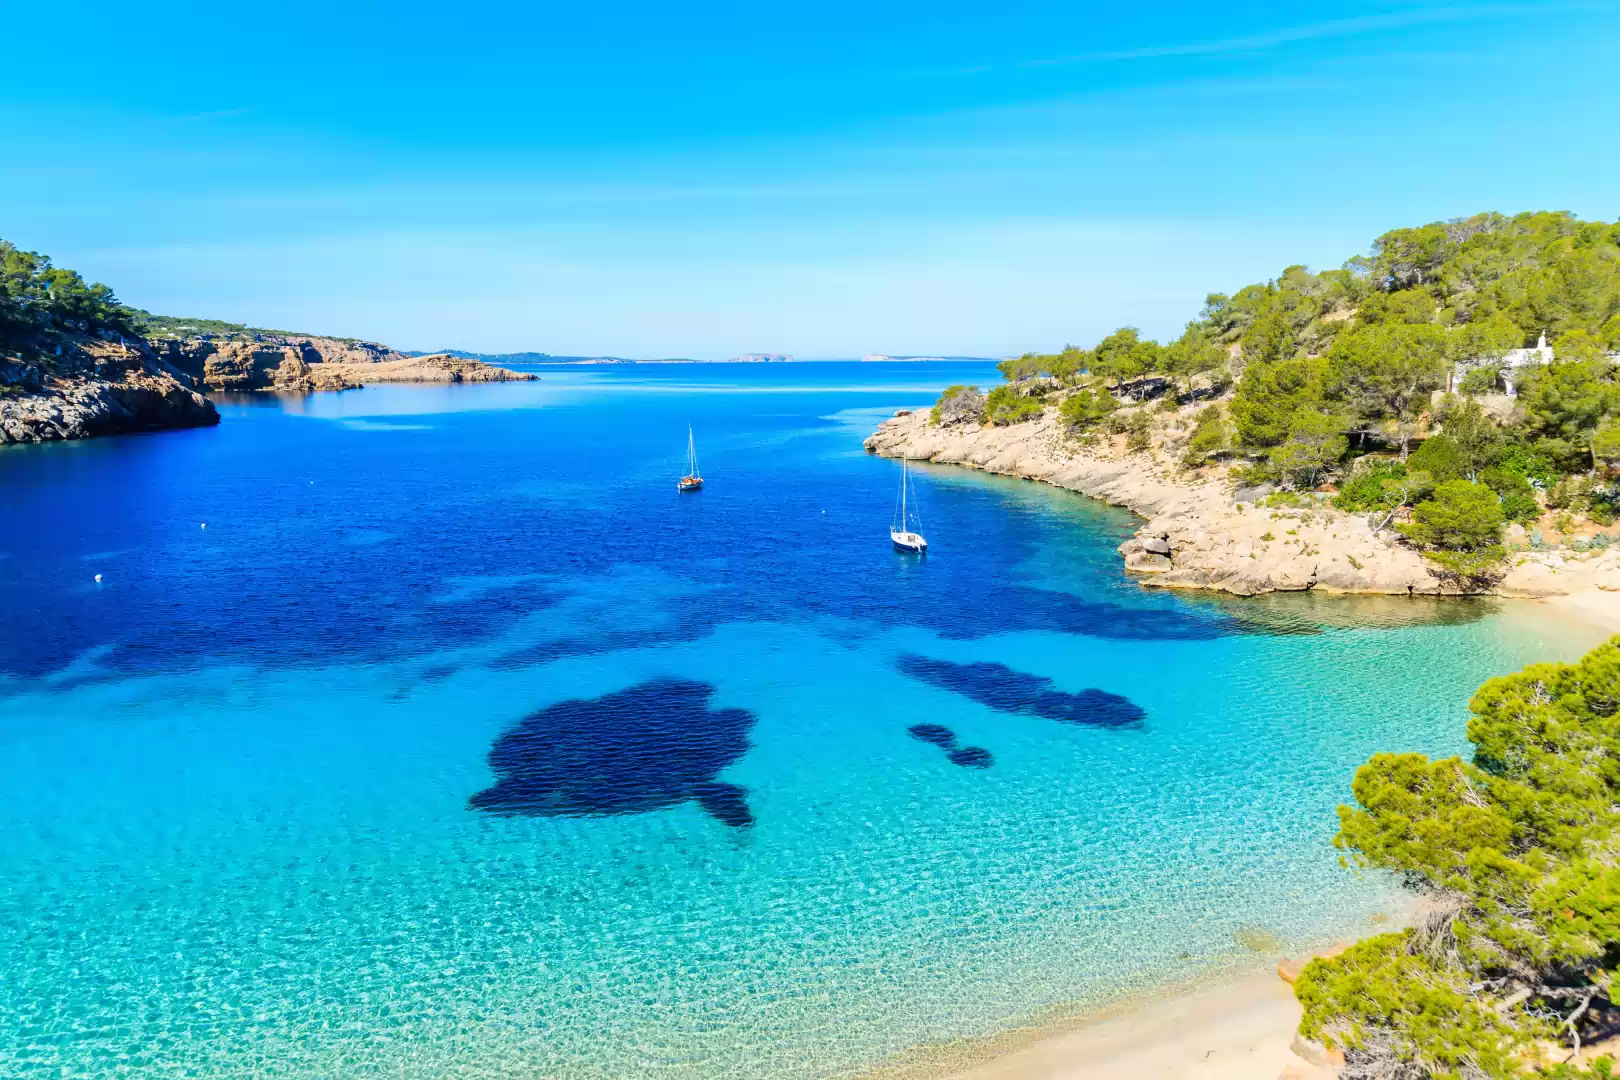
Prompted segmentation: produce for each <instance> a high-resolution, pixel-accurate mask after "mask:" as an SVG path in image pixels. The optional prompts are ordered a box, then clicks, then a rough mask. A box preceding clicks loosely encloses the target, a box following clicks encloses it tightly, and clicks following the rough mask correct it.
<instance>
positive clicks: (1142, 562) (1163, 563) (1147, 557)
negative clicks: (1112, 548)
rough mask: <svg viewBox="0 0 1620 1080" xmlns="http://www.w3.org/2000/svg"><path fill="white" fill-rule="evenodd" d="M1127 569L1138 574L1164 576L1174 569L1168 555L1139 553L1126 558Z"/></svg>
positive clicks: (1149, 552)
mask: <svg viewBox="0 0 1620 1080" xmlns="http://www.w3.org/2000/svg"><path fill="white" fill-rule="evenodd" d="M1125 569H1127V570H1129V571H1131V572H1132V573H1136V574H1163V573H1166V572H1167V571H1169V570H1172V569H1174V567H1173V566H1172V565H1171V563H1170V559H1169V557H1168V556H1166V555H1160V554H1157V553H1156V552H1151V551H1138V552H1133V553H1132V554H1130V555H1127V556H1125Z"/></svg>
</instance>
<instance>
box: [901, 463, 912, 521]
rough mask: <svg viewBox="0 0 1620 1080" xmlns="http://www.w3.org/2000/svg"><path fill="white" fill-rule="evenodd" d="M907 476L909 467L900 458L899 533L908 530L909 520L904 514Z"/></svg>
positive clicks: (907, 485) (908, 485)
mask: <svg viewBox="0 0 1620 1080" xmlns="http://www.w3.org/2000/svg"><path fill="white" fill-rule="evenodd" d="M909 474H910V468H909V466H907V465H906V459H905V458H901V459H900V531H901V532H907V531H909V529H910V524H909V519H908V517H907V514H906V488H908V487H910V486H911V485H910V484H908V483H906V481H907V480H908V479H909Z"/></svg>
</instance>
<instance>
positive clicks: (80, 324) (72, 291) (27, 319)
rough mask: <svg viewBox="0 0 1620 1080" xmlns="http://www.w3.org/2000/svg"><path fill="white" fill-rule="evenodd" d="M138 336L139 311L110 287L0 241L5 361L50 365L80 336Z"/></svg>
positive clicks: (0, 339) (0, 348)
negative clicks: (94, 282)
mask: <svg viewBox="0 0 1620 1080" xmlns="http://www.w3.org/2000/svg"><path fill="white" fill-rule="evenodd" d="M136 332H137V331H136V326H135V313H134V312H133V311H132V310H131V309H130V308H128V307H125V306H124V305H123V304H121V303H119V301H118V298H117V297H116V296H114V295H113V291H112V290H111V289H109V288H108V287H107V286H105V285H102V284H99V283H96V284H90V283H88V282H86V281H85V280H84V278H82V277H80V276H79V275H78V274H77V273H75V272H73V271H72V270H65V269H63V268H61V267H59V266H53V265H51V260H50V259H49V258H47V257H46V256H44V255H41V254H39V253H37V252H33V251H23V250H21V249H20V248H18V247H17V246H15V245H14V244H11V243H8V242H7V241H4V240H0V357H3V356H10V357H15V358H17V359H20V360H25V361H41V360H43V361H47V362H49V361H50V360H51V359H52V358H54V357H55V356H56V355H58V354H59V353H60V352H61V351H62V349H63V348H64V347H65V346H67V345H68V344H69V343H70V342H71V340H72V339H73V338H75V337H107V338H122V337H134V336H135V335H136Z"/></svg>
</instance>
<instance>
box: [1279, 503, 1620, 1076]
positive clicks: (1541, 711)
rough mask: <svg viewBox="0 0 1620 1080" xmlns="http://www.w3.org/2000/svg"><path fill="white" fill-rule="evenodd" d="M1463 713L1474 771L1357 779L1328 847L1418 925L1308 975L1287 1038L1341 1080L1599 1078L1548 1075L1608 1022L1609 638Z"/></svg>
mask: <svg viewBox="0 0 1620 1080" xmlns="http://www.w3.org/2000/svg"><path fill="white" fill-rule="evenodd" d="M1453 483H1466V481H1453ZM1444 486H1445V485H1442V488H1443V487H1444ZM1469 708H1470V710H1471V712H1472V714H1473V718H1472V719H1471V720H1470V721H1469V724H1468V741H1469V742H1470V743H1472V744H1473V747H1474V752H1473V760H1472V761H1463V760H1462V759H1461V758H1447V759H1444V760H1441V761H1432V760H1430V759H1429V758H1427V757H1425V756H1424V755H1422V754H1410V753H1407V754H1393V753H1385V754H1377V755H1374V756H1373V758H1372V759H1371V760H1369V761H1368V762H1367V763H1366V764H1365V765H1363V766H1362V767H1361V768H1360V769H1358V770H1357V771H1356V775H1355V781H1354V783H1353V785H1352V792H1353V794H1354V796H1355V800H1356V805H1355V806H1342V807H1340V808H1339V825H1340V828H1339V834H1338V836H1337V837H1336V838H1335V840H1334V843H1335V845H1336V846H1337V847H1339V848H1340V849H1341V850H1342V851H1344V852H1345V853H1346V857H1347V859H1348V860H1349V861H1351V862H1352V863H1353V864H1354V865H1356V866H1359V867H1367V868H1375V869H1379V870H1385V871H1391V872H1393V873H1395V874H1396V875H1397V876H1398V878H1399V879H1400V880H1402V881H1404V882H1405V883H1406V884H1407V885H1408V886H1410V887H1412V888H1415V889H1418V890H1420V891H1421V892H1423V893H1424V894H1425V895H1426V897H1427V898H1428V901H1429V903H1428V914H1427V915H1426V916H1425V917H1424V918H1423V919H1422V920H1421V922H1420V923H1419V925H1417V926H1415V927H1413V928H1411V929H1407V930H1403V931H1401V932H1399V933H1391V934H1381V935H1378V936H1376V937H1373V938H1370V939H1368V940H1366V941H1362V942H1360V943H1358V944H1356V945H1354V946H1352V947H1351V948H1350V949H1349V950H1347V951H1346V952H1345V953H1343V954H1342V955H1341V956H1339V957H1336V958H1333V959H1322V960H1315V961H1313V962H1312V963H1311V964H1310V965H1308V966H1307V967H1306V969H1305V971H1304V972H1303V973H1302V974H1301V976H1300V978H1299V980H1298V982H1297V983H1296V984H1295V993H1296V994H1297V996H1298V998H1299V1000H1300V1002H1301V1003H1302V1004H1303V1005H1304V1007H1305V1016H1304V1020H1303V1022H1302V1024H1301V1031H1302V1032H1303V1033H1304V1034H1305V1035H1306V1036H1308V1037H1310V1038H1314V1039H1319V1040H1324V1041H1326V1042H1329V1043H1331V1044H1335V1045H1337V1046H1339V1047H1342V1048H1343V1049H1344V1050H1345V1053H1346V1058H1347V1067H1346V1075H1347V1076H1354V1077H1367V1078H1371V1077H1403V1078H1404V1077H1412V1078H1418V1080H1421V1078H1429V1077H1434V1078H1456V1080H1462V1078H1468V1080H1474V1078H1514V1077H1535V1076H1547V1077H1551V1076H1558V1077H1574V1076H1591V1077H1594V1078H1595V1077H1600V1076H1608V1075H1609V1072H1608V1068H1607V1066H1604V1065H1599V1066H1597V1068H1598V1069H1599V1070H1601V1071H1593V1072H1584V1071H1579V1070H1577V1069H1575V1068H1573V1067H1566V1066H1563V1065H1560V1064H1558V1063H1559V1062H1562V1061H1564V1060H1565V1059H1566V1058H1567V1057H1568V1056H1569V1054H1570V1051H1571V1050H1573V1049H1576V1048H1578V1047H1579V1045H1580V1042H1581V1040H1582V1039H1583V1038H1589V1037H1590V1035H1591V1033H1592V1032H1593V1030H1594V1029H1596V1028H1598V1027H1599V1024H1600V1021H1603V1022H1612V1019H1613V1009H1614V1002H1613V996H1612V994H1613V986H1614V983H1613V979H1614V975H1615V971H1616V967H1617V966H1620V833H1617V831H1616V830H1617V826H1620V638H1616V639H1613V640H1611V641H1609V642H1608V643H1606V644H1604V645H1602V646H1600V647H1598V648H1597V649H1594V650H1593V651H1592V652H1590V653H1588V654H1587V655H1586V656H1585V657H1584V658H1583V659H1582V660H1581V661H1580V662H1579V663H1578V664H1535V665H1532V666H1530V667H1527V668H1525V669H1524V670H1523V671H1522V672H1520V673H1518V674H1516V675H1509V676H1505V677H1502V678H1498V679H1492V680H1491V681H1489V682H1487V683H1486V684H1485V685H1484V686H1482V687H1480V689H1479V692H1478V693H1477V694H1475V695H1474V699H1473V701H1471V702H1470V703H1469ZM1559 1047H1562V1049H1559Z"/></svg>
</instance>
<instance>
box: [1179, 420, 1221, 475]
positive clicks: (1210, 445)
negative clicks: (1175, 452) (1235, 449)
mask: <svg viewBox="0 0 1620 1080" xmlns="http://www.w3.org/2000/svg"><path fill="white" fill-rule="evenodd" d="M1230 441H1231V432H1230V431H1229V430H1228V428H1227V424H1226V413H1225V410H1223V409H1222V408H1221V407H1220V406H1219V405H1210V406H1209V407H1207V408H1205V409H1203V410H1202V411H1200V412H1199V414H1198V422H1197V423H1196V424H1195V425H1194V427H1193V431H1192V434H1191V435H1190V436H1188V438H1187V446H1186V448H1185V449H1184V450H1183V451H1182V454H1181V464H1182V465H1183V466H1185V467H1187V468H1189V469H1191V468H1196V467H1197V466H1199V465H1202V464H1203V463H1204V462H1205V461H1208V460H1209V456H1210V455H1211V454H1216V453H1219V452H1220V451H1222V450H1225V449H1226V448H1227V446H1228V445H1229V443H1230Z"/></svg>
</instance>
